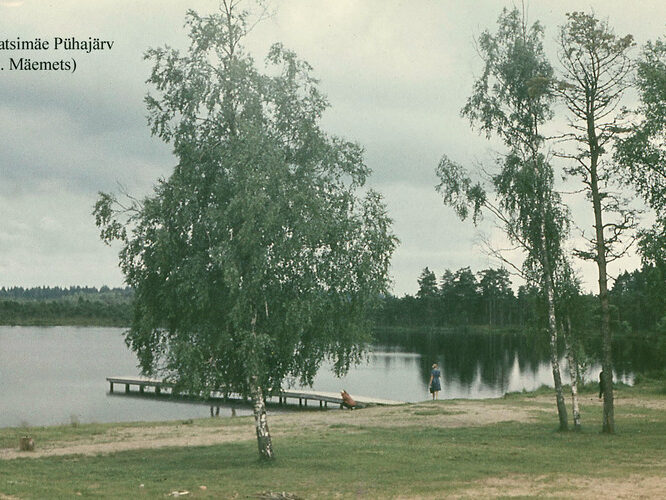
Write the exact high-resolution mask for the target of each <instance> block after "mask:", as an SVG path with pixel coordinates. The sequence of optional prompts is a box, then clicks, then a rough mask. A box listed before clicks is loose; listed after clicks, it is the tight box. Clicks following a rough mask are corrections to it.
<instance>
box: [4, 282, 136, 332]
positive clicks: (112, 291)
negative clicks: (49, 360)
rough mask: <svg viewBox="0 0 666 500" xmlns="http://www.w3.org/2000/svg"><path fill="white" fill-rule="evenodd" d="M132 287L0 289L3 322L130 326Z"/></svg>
mask: <svg viewBox="0 0 666 500" xmlns="http://www.w3.org/2000/svg"><path fill="white" fill-rule="evenodd" d="M132 297H133V291H132V289H130V288H109V287H106V286H103V287H101V288H99V289H97V288H95V287H80V286H72V287H69V288H61V287H35V288H23V287H12V288H5V287H2V288H1V289H0V324H2V325H98V326H127V325H129V324H130V320H131V310H132Z"/></svg>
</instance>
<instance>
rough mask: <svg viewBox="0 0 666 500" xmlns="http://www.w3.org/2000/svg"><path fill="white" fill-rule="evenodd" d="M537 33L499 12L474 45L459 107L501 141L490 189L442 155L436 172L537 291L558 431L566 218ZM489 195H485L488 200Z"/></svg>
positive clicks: (454, 200) (547, 73) (546, 67)
mask: <svg viewBox="0 0 666 500" xmlns="http://www.w3.org/2000/svg"><path fill="white" fill-rule="evenodd" d="M542 38H543V28H542V27H541V25H540V24H539V23H534V24H532V25H531V26H528V25H527V22H526V20H525V18H524V17H523V15H522V14H521V12H520V11H519V10H518V9H516V8H513V9H511V10H507V9H504V10H503V11H502V14H501V15H500V17H499V19H498V29H497V32H496V33H490V32H488V31H485V32H483V33H482V34H481V36H480V37H479V40H478V50H479V54H480V56H481V58H482V59H483V62H484V68H483V73H482V75H481V76H480V77H479V78H478V79H477V80H476V82H475V83H474V88H473V92H472V95H471V96H470V97H469V99H468V100H467V103H466V105H465V106H464V108H463V110H462V114H463V116H466V117H467V118H469V120H470V122H471V123H472V125H474V126H476V127H477V128H479V129H480V130H481V131H482V132H484V133H485V134H486V135H487V136H488V137H491V136H493V135H495V136H497V137H498V138H500V139H501V140H502V142H503V143H504V145H505V146H506V148H507V150H508V151H507V153H506V154H505V155H503V156H501V157H500V158H498V160H497V167H498V168H497V171H496V172H495V173H494V174H493V175H492V186H491V188H490V192H489V191H488V189H486V188H484V187H483V186H482V185H481V184H478V183H477V184H475V183H474V182H472V180H471V178H470V177H469V175H468V174H467V172H466V171H465V170H464V169H463V168H462V167H461V166H460V165H458V164H457V163H455V162H453V161H451V160H450V159H449V158H447V157H444V158H442V160H441V161H440V163H439V166H438V168H437V175H438V176H439V178H440V180H441V183H440V184H439V186H438V190H439V191H440V192H441V193H442V195H443V197H444V201H445V203H447V204H449V205H452V206H453V207H455V209H456V211H457V212H458V215H460V216H461V217H462V218H465V217H466V216H467V215H468V212H469V211H470V210H472V211H473V212H474V214H473V215H474V217H476V216H477V215H478V214H479V213H480V212H481V210H486V211H489V212H491V213H492V214H494V215H495V216H496V217H497V218H498V220H499V221H500V223H501V226H502V229H503V230H504V232H505V234H506V235H507V237H508V238H509V239H510V240H511V242H512V243H514V244H515V245H517V247H518V248H519V249H520V250H521V251H522V252H523V253H524V255H525V262H524V266H523V270H524V271H525V275H526V276H528V277H533V279H534V281H535V282H536V283H537V284H538V285H539V287H540V289H541V291H542V292H543V295H544V299H545V303H546V304H547V308H548V320H547V330H548V334H549V337H550V357H551V368H552V373H553V381H554V385H555V393H556V404H557V410H558V416H559V424H560V429H561V430H566V429H567V428H568V419H567V411H566V405H565V402H564V396H563V388H562V379H561V374H560V365H559V357H558V354H557V321H556V317H555V287H554V283H553V279H554V276H555V270H556V268H557V265H558V262H559V260H560V258H561V255H562V242H563V239H564V237H565V235H566V231H567V227H568V224H567V213H566V209H565V207H564V206H563V204H562V203H561V200H560V197H559V195H558V193H557V192H556V191H555V189H554V175H553V169H552V167H551V165H550V163H549V162H548V159H547V154H546V152H545V147H544V141H545V139H544V136H543V134H542V132H541V127H542V126H543V125H544V123H545V122H546V121H547V120H548V119H549V118H550V117H551V116H552V111H551V105H552V101H553V96H552V95H551V92H550V86H551V83H552V75H553V69H552V67H551V65H550V63H549V62H548V60H547V58H546V56H545V54H544V51H543V45H542ZM492 195H494V197H493V198H491V196H492Z"/></svg>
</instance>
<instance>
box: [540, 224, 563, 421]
mask: <svg viewBox="0 0 666 500" xmlns="http://www.w3.org/2000/svg"><path fill="white" fill-rule="evenodd" d="M542 216H543V215H542ZM544 240H545V222H544V221H543V219H542V222H541V264H542V266H543V287H544V291H545V292H546V302H547V304H548V333H549V335H550V366H551V368H552V370H553V385H554V386H555V400H556V403H557V416H558V417H559V420H560V430H561V431H566V430H569V422H568V417H567V407H566V404H565V402H564V391H563V390H562V376H561V374H560V361H559V359H558V357H557V320H556V318H555V291H554V290H553V279H552V276H553V274H552V268H551V262H550V259H549V255H548V247H547V245H546V242H545V241H544Z"/></svg>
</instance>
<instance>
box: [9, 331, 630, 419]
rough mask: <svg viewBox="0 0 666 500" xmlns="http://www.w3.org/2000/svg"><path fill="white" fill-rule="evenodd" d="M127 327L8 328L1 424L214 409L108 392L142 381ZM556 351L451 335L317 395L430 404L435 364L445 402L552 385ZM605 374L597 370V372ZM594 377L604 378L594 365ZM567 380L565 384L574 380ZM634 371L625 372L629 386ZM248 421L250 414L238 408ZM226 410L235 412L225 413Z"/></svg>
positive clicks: (357, 372)
mask: <svg viewBox="0 0 666 500" xmlns="http://www.w3.org/2000/svg"><path fill="white" fill-rule="evenodd" d="M122 332H123V330H122V329H118V328H94V327H2V326H0V409H1V411H0V427H8V426H19V425H31V426H34V425H53V424H69V423H72V422H81V423H83V422H117V421H136V420H144V421H148V420H167V419H183V418H197V417H205V416H207V415H208V414H209V408H208V406H205V405H200V404H193V403H184V402H183V403H177V402H172V401H164V400H151V399H146V398H139V397H133V398H130V397H125V396H123V395H109V394H108V384H107V383H106V377H107V376H113V375H115V376H124V375H136V374H138V373H139V371H138V369H137V367H136V365H137V361H136V358H135V356H134V354H133V353H132V352H130V351H129V350H128V349H127V347H126V346H125V343H124V341H123V337H122ZM547 359H548V358H547V351H546V352H542V351H541V350H539V349H535V348H534V346H532V345H530V344H529V343H526V342H525V340H524V339H521V338H518V337H515V338H513V337H507V338H504V337H502V338H497V337H488V336H478V337H477V336H470V335H463V334H461V335H451V336H447V338H446V339H444V340H442V339H438V340H437V342H435V343H433V342H425V344H424V343H420V344H416V345H410V344H409V343H408V344H404V343H403V344H402V345H401V346H396V345H393V346H392V347H379V346H378V347H375V348H374V349H373V351H372V352H371V353H370V354H369V357H368V362H367V363H364V364H362V365H360V366H357V367H355V368H353V369H352V370H351V371H350V373H349V374H348V375H347V376H346V377H344V378H342V379H338V378H335V377H334V376H333V375H332V373H331V372H330V370H329V369H328V367H324V368H323V369H322V370H321V371H320V373H319V375H318V376H317V378H316V379H315V383H314V389H318V390H322V391H336V392H338V391H340V390H341V389H343V388H344V389H346V390H347V391H348V392H350V393H351V394H352V395H354V394H356V395H363V396H374V397H379V398H386V399H397V400H402V401H420V400H424V399H426V398H428V391H427V382H428V378H429V373H430V365H431V364H432V363H433V362H434V361H438V362H439V363H440V365H441V368H442V377H443V393H442V396H443V397H444V398H488V397H499V396H502V395H503V394H504V393H506V392H509V391H520V390H523V389H525V390H532V389H535V388H537V387H539V386H541V385H543V384H548V385H552V375H551V372H550V365H549V363H548V361H547ZM595 370H596V372H595ZM591 373H598V369H597V367H592V369H591ZM565 378H566V377H565ZM630 378H631V374H630V373H624V374H620V379H624V380H628V379H630ZM237 412H238V414H239V415H243V414H249V413H250V410H249V409H247V408H239V409H238V410H237ZM221 413H226V414H229V413H230V409H229V408H222V411H221Z"/></svg>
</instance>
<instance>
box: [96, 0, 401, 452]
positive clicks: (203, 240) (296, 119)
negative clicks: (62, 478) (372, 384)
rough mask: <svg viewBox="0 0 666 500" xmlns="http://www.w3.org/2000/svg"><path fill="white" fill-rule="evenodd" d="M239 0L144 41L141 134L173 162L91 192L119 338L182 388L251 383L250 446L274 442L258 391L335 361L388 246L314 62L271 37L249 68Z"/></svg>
mask: <svg viewBox="0 0 666 500" xmlns="http://www.w3.org/2000/svg"><path fill="white" fill-rule="evenodd" d="M237 4H238V2H237V1H235V0H226V1H223V2H222V6H221V9H220V12H219V13H217V14H213V15H210V16H199V15H198V14H196V13H195V12H193V11H189V12H188V14H187V21H186V26H187V27H188V28H189V37H190V46H189V49H188V50H187V51H186V52H185V53H180V52H179V51H177V50H174V49H172V48H169V47H163V48H154V49H150V50H148V52H147V53H146V59H148V60H150V61H152V62H153V69H152V73H151V75H150V78H149V79H148V82H149V83H150V84H151V85H152V86H153V88H154V90H153V91H152V93H151V94H149V95H148V96H147V97H146V103H147V108H148V120H149V124H150V126H151V130H152V132H153V134H154V135H156V136H157V137H159V138H160V139H162V140H164V141H165V142H167V143H170V144H171V145H172V146H173V152H174V155H175V156H176V158H177V160H178V163H177V166H176V167H175V168H174V171H173V173H172V174H171V175H170V176H169V177H168V178H167V179H165V180H161V181H159V183H158V184H157V186H156V187H155V189H154V193H153V194H152V195H150V196H148V197H147V198H145V199H143V200H140V201H137V202H133V203H130V205H122V206H121V204H119V203H118V201H117V199H116V197H115V196H114V195H113V194H108V193H102V194H100V198H99V200H98V202H97V204H96V206H95V212H94V213H95V215H96V221H97V225H98V226H99V227H100V228H101V232H102V238H103V239H104V240H105V241H107V242H108V241H111V240H113V239H119V240H120V242H121V244H122V249H121V251H120V266H121V269H122V271H123V273H124V275H125V279H126V281H127V283H128V284H129V285H130V286H132V287H133V288H134V290H135V301H134V314H133V320H132V324H131V328H130V329H129V331H128V332H127V333H126V342H127V344H128V345H129V346H130V348H131V349H132V350H133V351H135V352H136V353H137V355H138V358H139V361H140V366H141V369H142V371H143V372H144V373H145V374H151V375H152V374H155V375H159V376H162V377H164V378H165V379H168V380H170V381H172V382H174V383H175V388H176V389H177V390H180V391H187V392H189V393H191V394H201V395H208V394H210V393H211V391H222V392H223V393H225V394H229V393H234V394H240V395H242V396H245V397H249V398H250V399H251V400H252V401H253V404H254V415H255V424H256V432H257V439H258V446H259V453H260V456H261V457H263V458H273V457H274V452H273V447H272V444H271V439H270V433H269V430H268V424H267V420H266V408H265V398H266V397H267V396H269V395H271V394H274V393H276V391H279V390H280V389H281V387H282V385H283V383H285V381H286V380H287V381H295V380H298V381H300V382H301V383H303V384H311V383H312V381H313V378H314V376H315V374H316V372H317V370H318V369H319V368H320V366H321V365H322V363H323V362H325V361H330V362H332V363H333V367H334V371H335V372H336V374H341V373H344V372H345V371H346V370H347V369H348V368H349V367H350V365H351V364H352V363H354V362H357V361H358V360H360V359H361V356H362V354H363V346H364V342H366V341H367V340H368V338H369V328H368V326H369V325H368V321H369V319H368V315H367V311H368V308H369V307H371V306H373V304H374V302H375V300H376V299H377V298H378V297H379V296H380V295H381V294H382V293H384V292H385V290H386V288H387V285H388V278H387V276H388V267H389V259H390V256H391V254H392V251H393V249H394V247H395V244H396V239H395V237H394V236H393V235H392V233H391V231H390V219H389V218H388V217H387V214H386V210H385V207H384V205H383V202H382V200H381V197H380V196H379V195H378V194H377V193H376V192H374V191H373V190H371V189H367V188H365V187H364V183H365V181H366V179H367V177H368V174H369V169H368V168H367V166H366V165H365V164H364V161H363V151H362V148H361V147H360V146H359V145H357V144H355V143H352V142H348V141H346V140H343V139H341V138H338V137H332V136H330V135H327V134H326V133H324V132H323V131H322V130H321V128H320V126H319V121H320V117H321V115H322V112H323V111H324V110H325V108H326V107H327V101H326V99H325V97H324V96H323V95H322V94H321V93H320V91H319V89H318V87H317V81H316V80H315V79H314V78H313V77H312V76H311V68H310V66H309V65H308V64H306V63H305V62H302V61H300V60H299V59H298V58H297V57H296V56H295V54H294V53H292V52H290V51H288V50H286V49H284V48H283V47H282V46H281V45H279V44H276V45H274V46H273V47H272V48H271V49H270V52H269V53H268V57H267V66H268V69H267V71H266V72H265V73H262V72H260V71H259V70H258V69H257V66H256V65H255V62H254V61H253V59H252V58H251V57H250V55H249V54H248V53H247V52H246V51H245V50H244V48H243V46H242V44H241V42H242V40H243V37H244V36H246V34H247V32H248V26H249V25H248V14H247V12H245V11H240V10H239V8H238V5H237Z"/></svg>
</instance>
